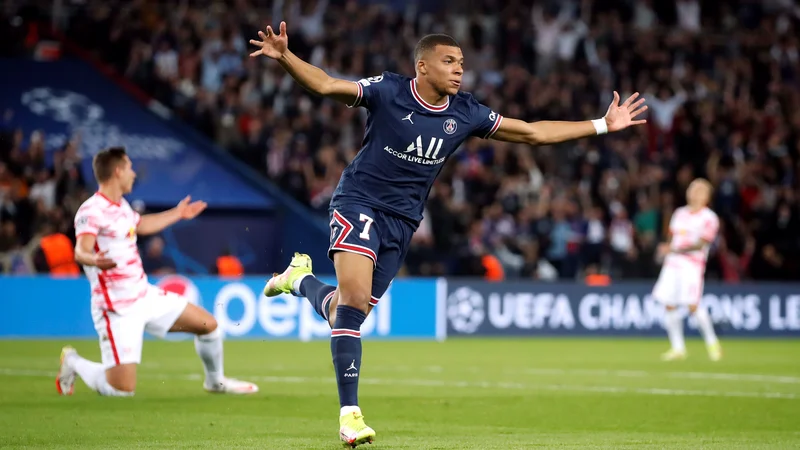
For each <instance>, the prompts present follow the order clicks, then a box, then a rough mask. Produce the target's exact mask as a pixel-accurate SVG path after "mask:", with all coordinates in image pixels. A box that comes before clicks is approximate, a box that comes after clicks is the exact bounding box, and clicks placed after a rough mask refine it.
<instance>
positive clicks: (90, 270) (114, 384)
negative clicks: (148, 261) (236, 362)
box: [56, 147, 258, 397]
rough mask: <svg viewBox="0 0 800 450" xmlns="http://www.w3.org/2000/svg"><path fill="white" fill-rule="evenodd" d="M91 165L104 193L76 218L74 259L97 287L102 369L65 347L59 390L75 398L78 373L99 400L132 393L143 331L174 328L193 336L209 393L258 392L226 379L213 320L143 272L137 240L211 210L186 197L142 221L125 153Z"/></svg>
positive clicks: (117, 151) (112, 152)
mask: <svg viewBox="0 0 800 450" xmlns="http://www.w3.org/2000/svg"><path fill="white" fill-rule="evenodd" d="M92 165H93V169H94V175H95V178H96V179H97V182H98V184H99V185H100V188H99V190H98V191H97V193H96V194H94V195H93V196H92V197H90V198H89V199H88V200H86V201H85V202H84V203H83V205H81V207H80V208H79V209H78V212H77V214H76V215H75V234H76V235H77V243H76V246H75V260H76V261H77V262H79V263H80V264H82V265H83V267H84V270H85V272H86V276H87V278H89V282H90V284H91V288H92V290H91V299H92V318H93V319H94V326H95V329H96V330H97V334H98V335H99V336H100V351H101V354H102V364H101V363H96V362H92V361H89V360H87V359H85V358H83V357H81V356H79V355H78V353H77V352H76V351H75V349H73V348H72V347H69V346H67V347H64V349H62V351H61V368H60V370H59V371H58V377H57V378H56V388H57V389H58V392H59V393H60V394H61V395H72V392H73V389H74V387H75V375H76V374H77V375H79V376H80V377H81V378H82V379H83V381H84V382H85V383H86V385H87V386H89V387H90V388H91V389H92V390H94V391H96V392H97V393H99V394H100V395H107V396H118V397H124V396H131V395H133V392H134V389H135V388H136V366H137V364H139V362H141V359H142V339H143V335H142V333H143V332H144V331H147V332H148V333H150V334H152V335H155V336H158V337H162V338H163V337H164V336H165V335H166V334H167V332H172V331H180V332H187V333H192V334H194V335H195V341H194V342H195V349H197V354H198V356H200V360H201V361H202V362H203V367H204V369H205V383H204V384H203V387H204V388H205V389H206V390H207V391H210V392H220V393H227V394H251V393H255V392H258V387H257V386H256V385H255V384H253V383H248V382H245V381H239V380H235V379H233V378H227V377H225V374H224V372H223V367H222V334H221V333H220V330H219V329H218V328H217V321H216V320H215V319H214V316H212V315H211V314H209V313H208V311H206V310H204V309H202V308H200V307H197V306H195V305H193V304H191V303H188V302H187V301H186V299H184V298H183V297H181V296H179V295H177V294H174V293H172V292H166V291H164V290H163V289H160V288H158V287H155V286H153V285H151V284H149V283H148V282H147V276H146V275H145V273H144V270H143V269H142V259H141V257H140V256H139V250H138V249H137V247H136V239H137V236H138V235H146V234H155V233H158V232H160V231H161V230H163V229H164V228H166V227H168V226H170V225H172V224H174V223H175V222H178V221H179V220H183V219H186V220H188V219H193V218H195V217H197V215H198V214H200V213H201V212H203V210H204V209H206V203H205V202H202V201H196V202H190V198H189V197H186V198H185V199H183V200H182V201H181V202H180V203H179V204H178V206H176V207H175V208H172V209H170V210H168V211H164V212H162V213H158V214H147V215H144V216H140V215H139V214H138V213H137V212H135V211H134V210H133V209H132V208H131V206H130V205H129V204H128V202H127V201H126V200H125V198H124V197H123V195H125V194H127V193H129V192H130V191H131V189H132V188H133V181H134V179H135V178H136V172H134V171H133V168H132V166H131V160H130V159H129V158H128V156H127V154H126V153H125V149H123V148H119V147H116V148H110V149H108V150H103V151H101V152H100V153H98V154H97V155H95V157H94V160H93V161H92Z"/></svg>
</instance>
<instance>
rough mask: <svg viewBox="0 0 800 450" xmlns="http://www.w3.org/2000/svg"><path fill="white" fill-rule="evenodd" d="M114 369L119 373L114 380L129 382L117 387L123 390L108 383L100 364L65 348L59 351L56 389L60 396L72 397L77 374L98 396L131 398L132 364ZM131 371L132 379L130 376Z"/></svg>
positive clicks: (134, 367)
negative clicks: (59, 360)
mask: <svg viewBox="0 0 800 450" xmlns="http://www.w3.org/2000/svg"><path fill="white" fill-rule="evenodd" d="M114 369H116V372H119V373H117V375H118V376H116V377H115V378H117V379H120V380H125V379H127V380H130V381H126V382H124V383H123V384H127V385H128V386H119V387H121V388H123V389H117V388H115V387H113V386H112V385H111V384H110V383H109V382H108V377H107V376H106V369H105V367H103V365H102V364H100V363H96V362H93V361H89V360H88V359H86V358H84V357H82V356H80V355H78V352H76V351H75V349H74V348H72V347H70V346H66V347H64V348H62V349H61V367H60V368H59V370H58V376H57V377H56V389H57V390H58V393H59V394H61V395H72V393H73V392H74V389H75V375H76V374H77V375H78V376H80V377H81V379H82V380H83V382H84V383H86V385H87V386H89V388H90V389H92V390H93V391H95V392H97V393H98V394H100V395H105V396H110V397H130V396H132V395H133V389H134V386H135V384H136V372H135V370H136V366H135V365H134V364H125V365H121V366H115V367H114ZM131 371H133V375H132V378H131V376H130V372H131Z"/></svg>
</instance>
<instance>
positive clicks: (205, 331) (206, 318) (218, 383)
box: [169, 303, 258, 394]
mask: <svg viewBox="0 0 800 450" xmlns="http://www.w3.org/2000/svg"><path fill="white" fill-rule="evenodd" d="M169 331H170V332H178V331H179V332H186V333H192V334H194V335H195V338H194V348H195V350H197V355H198V356H199V357H200V360H201V361H202V362H203V371H204V372H205V375H206V377H205V381H204V382H203V387H204V388H205V390H206V391H208V392H216V393H222V394H255V393H256V392H258V386H256V385H255V384H253V383H250V382H247V381H241V380H237V379H235V378H228V377H226V376H225V371H224V368H223V357H222V333H221V332H220V330H219V328H218V327H217V321H216V319H214V316H212V315H211V314H210V313H209V312H208V311H206V310H205V309H203V308H200V307H198V306H195V305H193V304H191V303H190V304H187V305H186V309H184V310H183V312H182V313H181V315H180V317H178V319H177V320H176V321H175V323H174V324H173V325H172V327H171V328H170V330H169Z"/></svg>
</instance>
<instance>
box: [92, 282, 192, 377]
mask: <svg viewBox="0 0 800 450" xmlns="http://www.w3.org/2000/svg"><path fill="white" fill-rule="evenodd" d="M187 303H188V302H187V301H186V299H185V298H183V297H182V296H180V295H178V294H175V293H173V292H167V291H165V290H163V289H161V288H159V287H156V286H153V285H150V287H149V288H148V289H147V293H146V294H145V296H144V297H142V298H140V299H139V300H137V301H136V302H135V303H134V304H132V305H131V306H130V307H128V308H125V310H124V311H122V312H112V311H106V310H103V309H100V308H92V318H93V319H94V328H95V330H97V335H98V336H99V337H100V353H101V355H102V358H103V366H104V367H105V368H109V367H114V366H118V365H120V364H139V363H140V362H142V341H143V340H144V332H145V331H147V333H148V334H151V335H153V336H156V337H159V338H163V337H164V336H166V334H167V332H169V329H170V328H172V325H173V324H174V323H175V321H176V320H178V317H180V315H181V314H182V313H183V310H184V309H186V305H187Z"/></svg>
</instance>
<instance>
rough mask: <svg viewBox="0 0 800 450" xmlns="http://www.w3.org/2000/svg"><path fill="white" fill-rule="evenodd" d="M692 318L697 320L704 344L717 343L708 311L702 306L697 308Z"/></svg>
mask: <svg viewBox="0 0 800 450" xmlns="http://www.w3.org/2000/svg"><path fill="white" fill-rule="evenodd" d="M694 318H695V320H697V326H698V327H699V328H700V333H701V334H702V335H703V338H704V339H705V340H706V345H714V344H716V343H717V333H715V332H714V325H713V324H712V323H711V317H710V316H709V315H708V311H707V310H706V309H705V308H703V307H700V308H697V310H696V311H695V312H694Z"/></svg>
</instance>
